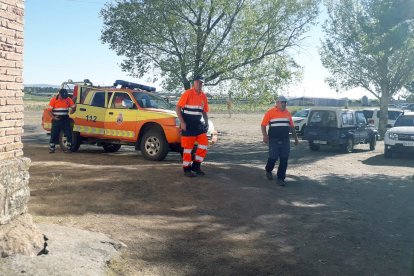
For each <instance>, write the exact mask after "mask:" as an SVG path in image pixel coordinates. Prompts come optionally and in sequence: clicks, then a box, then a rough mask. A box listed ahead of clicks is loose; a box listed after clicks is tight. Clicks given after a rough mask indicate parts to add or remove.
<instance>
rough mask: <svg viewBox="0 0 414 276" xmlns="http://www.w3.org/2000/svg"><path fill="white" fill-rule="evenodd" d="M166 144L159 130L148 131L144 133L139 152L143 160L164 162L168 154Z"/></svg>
mask: <svg viewBox="0 0 414 276" xmlns="http://www.w3.org/2000/svg"><path fill="white" fill-rule="evenodd" d="M168 149H169V146H168V142H167V139H165V136H164V133H162V132H161V131H160V130H155V129H150V130H148V131H147V132H145V133H144V135H143V136H142V140H141V145H140V150H141V152H142V155H143V156H144V158H145V159H147V160H151V161H161V160H164V159H165V157H166V156H167V154H168Z"/></svg>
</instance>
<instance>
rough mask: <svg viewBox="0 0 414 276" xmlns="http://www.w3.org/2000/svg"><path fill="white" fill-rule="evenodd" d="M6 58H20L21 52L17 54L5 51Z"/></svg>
mask: <svg viewBox="0 0 414 276" xmlns="http://www.w3.org/2000/svg"><path fill="white" fill-rule="evenodd" d="M6 59H8V60H21V59H22V55H21V54H17V53H9V52H7V53H6Z"/></svg>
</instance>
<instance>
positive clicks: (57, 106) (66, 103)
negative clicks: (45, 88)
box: [47, 89, 76, 153]
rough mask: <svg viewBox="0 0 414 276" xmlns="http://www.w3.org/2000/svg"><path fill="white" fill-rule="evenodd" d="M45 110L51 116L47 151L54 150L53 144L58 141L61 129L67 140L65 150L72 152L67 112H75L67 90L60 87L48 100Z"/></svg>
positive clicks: (70, 129)
mask: <svg viewBox="0 0 414 276" xmlns="http://www.w3.org/2000/svg"><path fill="white" fill-rule="evenodd" d="M47 110H48V112H49V115H50V116H51V117H52V130H51V133H50V146H49V152H50V153H54V152H55V145H56V143H59V134H60V131H61V130H63V133H64V134H65V136H66V138H67V141H68V142H67V150H66V151H65V152H72V127H71V125H70V119H69V113H70V114H72V113H73V112H75V110H76V105H75V103H74V102H73V100H72V99H71V98H69V97H68V91H67V90H66V89H60V90H59V94H58V95H57V96H55V97H53V98H52V99H51V100H50V103H49V106H48V107H47ZM69 110H70V111H69Z"/></svg>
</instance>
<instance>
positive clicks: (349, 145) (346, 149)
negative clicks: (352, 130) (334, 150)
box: [342, 137, 354, 153]
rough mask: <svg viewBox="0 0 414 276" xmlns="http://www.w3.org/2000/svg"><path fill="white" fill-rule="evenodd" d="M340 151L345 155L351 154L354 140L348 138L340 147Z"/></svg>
mask: <svg viewBox="0 0 414 276" xmlns="http://www.w3.org/2000/svg"><path fill="white" fill-rule="evenodd" d="M342 149H343V151H344V152H345V153H351V152H353V151H354V139H352V137H349V138H348V140H346V143H345V144H344V145H342Z"/></svg>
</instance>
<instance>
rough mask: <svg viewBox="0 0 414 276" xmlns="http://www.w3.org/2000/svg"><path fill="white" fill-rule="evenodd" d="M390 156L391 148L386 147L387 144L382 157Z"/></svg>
mask: <svg viewBox="0 0 414 276" xmlns="http://www.w3.org/2000/svg"><path fill="white" fill-rule="evenodd" d="M391 157H392V151H391V149H388V148H387V146H385V148H384V158H387V159H388V158H391Z"/></svg>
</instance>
